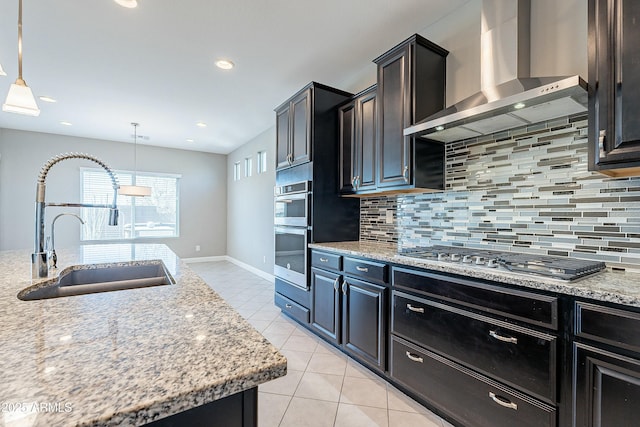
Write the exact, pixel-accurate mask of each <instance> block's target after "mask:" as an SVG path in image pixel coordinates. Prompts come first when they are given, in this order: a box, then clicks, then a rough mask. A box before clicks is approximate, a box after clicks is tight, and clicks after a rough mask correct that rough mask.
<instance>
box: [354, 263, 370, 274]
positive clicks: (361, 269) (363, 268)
mask: <svg viewBox="0 0 640 427" xmlns="http://www.w3.org/2000/svg"><path fill="white" fill-rule="evenodd" d="M356 270H358V271H362V272H363V273H368V272H369V269H368V268H367V267H360V266H359V265H357V266H356Z"/></svg>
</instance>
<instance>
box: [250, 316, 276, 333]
mask: <svg viewBox="0 0 640 427" xmlns="http://www.w3.org/2000/svg"><path fill="white" fill-rule="evenodd" d="M247 321H248V322H249V323H251V326H253V327H254V328H256V329H257V330H258V331H259V332H262V331H264V330H265V329H267V327H268V326H269V325H270V324H271V322H270V321H269V320H256V319H254V318H253V317H250V318H248V319H247Z"/></svg>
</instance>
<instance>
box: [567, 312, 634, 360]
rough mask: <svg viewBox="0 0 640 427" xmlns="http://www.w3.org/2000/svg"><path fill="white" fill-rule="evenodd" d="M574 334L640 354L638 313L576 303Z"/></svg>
mask: <svg viewBox="0 0 640 427" xmlns="http://www.w3.org/2000/svg"><path fill="white" fill-rule="evenodd" d="M575 334H576V336H579V337H583V338H588V339H592V340H595V341H600V342H603V343H606V344H610V345H614V346H617V347H622V348H626V349H629V350H632V351H636V352H640V313H636V312H633V311H627V310H619V309H615V308H609V307H603V306H599V305H595V304H589V303H586V302H581V301H576V325H575Z"/></svg>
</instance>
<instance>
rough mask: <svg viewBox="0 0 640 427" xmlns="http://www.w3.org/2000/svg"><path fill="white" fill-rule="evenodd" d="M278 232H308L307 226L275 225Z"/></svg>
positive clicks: (301, 233)
mask: <svg viewBox="0 0 640 427" xmlns="http://www.w3.org/2000/svg"><path fill="white" fill-rule="evenodd" d="M273 229H274V231H275V232H276V233H282V234H299V235H301V236H304V235H305V234H307V227H273Z"/></svg>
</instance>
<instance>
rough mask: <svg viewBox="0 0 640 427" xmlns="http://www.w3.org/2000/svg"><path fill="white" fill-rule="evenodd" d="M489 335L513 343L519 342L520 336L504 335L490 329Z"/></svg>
mask: <svg viewBox="0 0 640 427" xmlns="http://www.w3.org/2000/svg"><path fill="white" fill-rule="evenodd" d="M489 336H490V337H491V338H495V339H497V340H498V341H502V342H508V343H511V344H518V338H516V337H505V336H502V335H500V334H499V333H498V331H489Z"/></svg>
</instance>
